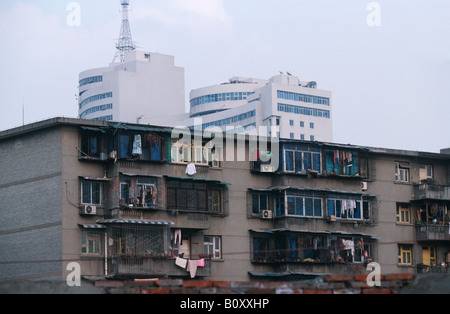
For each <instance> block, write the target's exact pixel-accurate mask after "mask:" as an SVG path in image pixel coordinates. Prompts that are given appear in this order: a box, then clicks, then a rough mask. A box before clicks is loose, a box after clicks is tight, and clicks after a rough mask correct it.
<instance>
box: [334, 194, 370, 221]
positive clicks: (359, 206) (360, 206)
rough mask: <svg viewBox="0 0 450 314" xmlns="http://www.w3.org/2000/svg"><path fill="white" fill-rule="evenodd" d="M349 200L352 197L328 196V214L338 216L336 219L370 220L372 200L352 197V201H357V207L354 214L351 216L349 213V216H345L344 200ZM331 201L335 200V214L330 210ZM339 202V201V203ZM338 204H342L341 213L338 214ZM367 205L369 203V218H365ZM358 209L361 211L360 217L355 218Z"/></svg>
mask: <svg viewBox="0 0 450 314" xmlns="http://www.w3.org/2000/svg"><path fill="white" fill-rule="evenodd" d="M348 200H351V199H349V198H346V197H342V198H339V197H333V196H332V197H327V199H326V201H327V216H335V217H336V219H339V220H351V221H367V220H370V202H369V201H368V200H364V199H363V200H361V199H352V201H355V202H356V204H355V208H354V209H353V215H352V216H349V215H347V217H343V211H342V204H343V203H342V201H348ZM330 202H333V209H332V210H333V215H332V214H331V211H330V209H331V208H330ZM338 202H339V203H338ZM338 204H340V205H339V207H340V208H339V213H340V215H338ZM365 205H367V212H368V213H367V215H368V218H364V212H365ZM356 211H358V212H359V216H360V217H357V218H355V213H356Z"/></svg>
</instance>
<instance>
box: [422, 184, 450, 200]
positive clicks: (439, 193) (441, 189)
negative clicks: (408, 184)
mask: <svg viewBox="0 0 450 314" xmlns="http://www.w3.org/2000/svg"><path fill="white" fill-rule="evenodd" d="M425 199H432V200H441V201H450V186H449V185H440V184H435V183H428V182H427V183H421V184H415V185H414V200H425Z"/></svg>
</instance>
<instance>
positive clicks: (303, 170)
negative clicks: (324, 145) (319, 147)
mask: <svg viewBox="0 0 450 314" xmlns="http://www.w3.org/2000/svg"><path fill="white" fill-rule="evenodd" d="M287 153H292V158H291V162H290V163H289V164H292V169H288V167H287V165H288V160H287V159H288V158H286V155H287ZM308 154H310V158H309V160H310V162H311V166H312V167H311V168H308V167H307V161H308ZM316 155H318V156H319V159H318V161H317V160H316V158H317V156H316ZM299 157H300V158H301V162H298V161H297V159H299ZM317 163H318V164H317ZM317 168H318V170H317ZM308 170H311V171H316V172H317V173H322V154H321V153H320V152H312V151H309V150H308V151H302V150H298V149H289V148H283V171H284V172H288V173H299V174H307V173H308Z"/></svg>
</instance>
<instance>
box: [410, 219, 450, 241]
mask: <svg viewBox="0 0 450 314" xmlns="http://www.w3.org/2000/svg"><path fill="white" fill-rule="evenodd" d="M449 229H450V224H448V223H447V224H445V223H444V224H437V225H434V224H431V225H430V224H422V225H417V226H416V238H417V240H418V241H430V240H431V241H450V230H449Z"/></svg>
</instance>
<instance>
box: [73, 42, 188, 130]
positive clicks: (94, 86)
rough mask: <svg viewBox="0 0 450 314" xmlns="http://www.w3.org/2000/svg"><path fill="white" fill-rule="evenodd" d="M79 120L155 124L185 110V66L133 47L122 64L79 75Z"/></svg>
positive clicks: (171, 59) (166, 56) (163, 56)
mask: <svg viewBox="0 0 450 314" xmlns="http://www.w3.org/2000/svg"><path fill="white" fill-rule="evenodd" d="M79 80H80V81H79V101H78V106H79V109H78V116H79V118H80V119H88V120H104V121H112V120H114V121H120V122H128V123H140V121H141V120H142V119H144V118H145V119H146V120H149V121H151V122H152V123H153V124H158V123H160V122H161V121H160V120H159V118H158V116H160V117H164V118H167V117H168V116H172V115H174V114H181V115H183V114H184V113H185V86H184V68H181V67H177V66H175V64H174V57H172V56H168V55H162V54H158V53H151V52H144V51H138V50H134V51H132V52H128V53H127V54H125V60H124V62H122V63H112V64H111V65H110V66H109V67H104V68H97V69H91V70H88V71H84V72H82V73H81V74H80V75H79Z"/></svg>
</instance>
